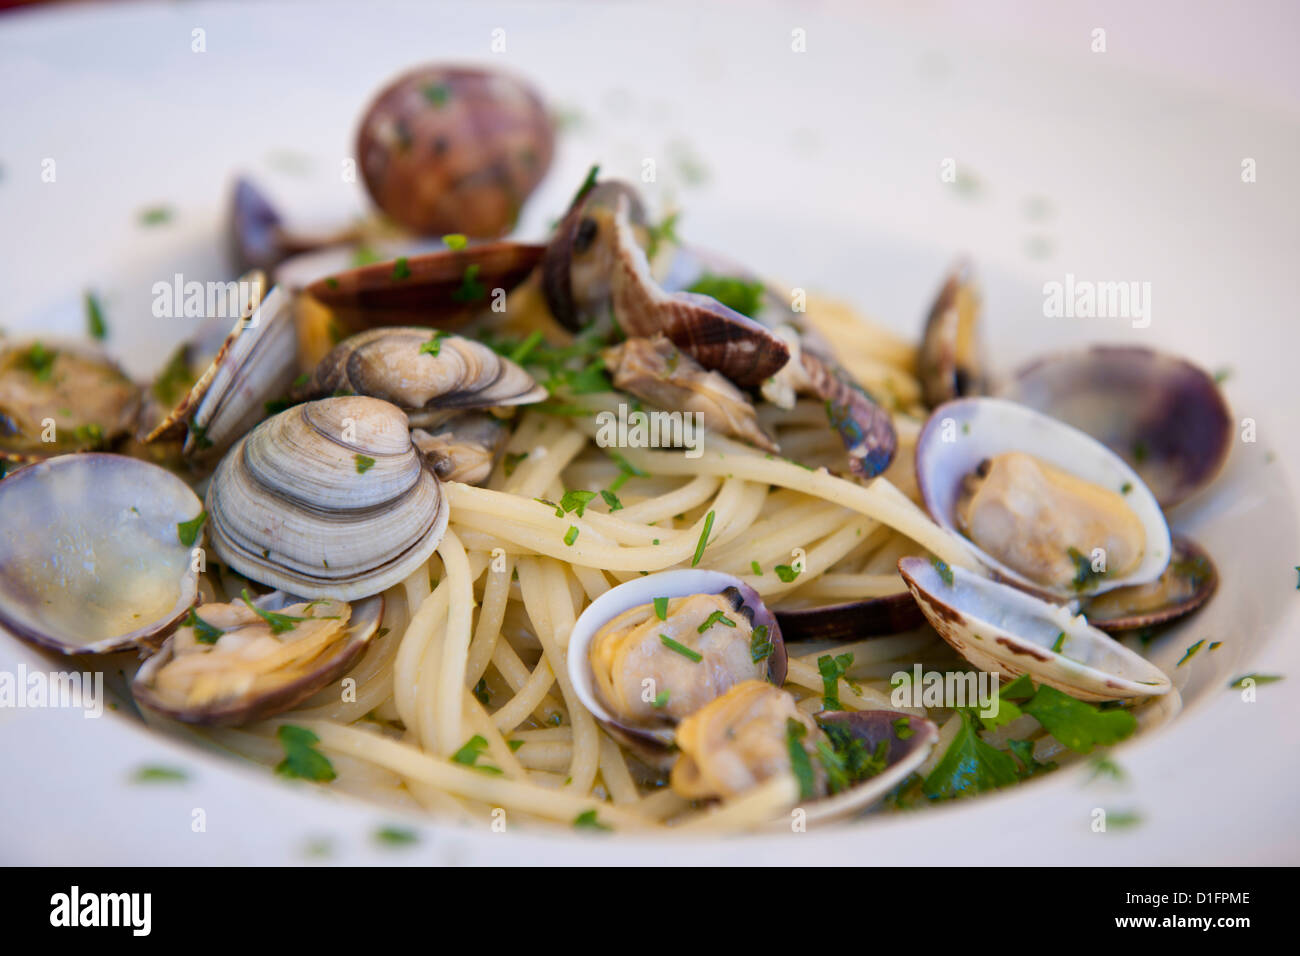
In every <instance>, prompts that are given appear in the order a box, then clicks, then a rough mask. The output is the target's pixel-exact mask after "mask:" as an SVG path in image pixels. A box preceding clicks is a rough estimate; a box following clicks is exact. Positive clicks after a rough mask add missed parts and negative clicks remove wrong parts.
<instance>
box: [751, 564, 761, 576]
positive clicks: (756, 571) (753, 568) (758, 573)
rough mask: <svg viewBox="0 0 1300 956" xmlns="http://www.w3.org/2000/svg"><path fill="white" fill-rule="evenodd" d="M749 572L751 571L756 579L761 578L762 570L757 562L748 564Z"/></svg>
mask: <svg viewBox="0 0 1300 956" xmlns="http://www.w3.org/2000/svg"><path fill="white" fill-rule="evenodd" d="M749 570H751V571H753V572H754V574H755V576H757V577H760V578H761V577H762V576H763V568H762V566H761V565H760V564H759V563H758V562H757V561H750V562H749Z"/></svg>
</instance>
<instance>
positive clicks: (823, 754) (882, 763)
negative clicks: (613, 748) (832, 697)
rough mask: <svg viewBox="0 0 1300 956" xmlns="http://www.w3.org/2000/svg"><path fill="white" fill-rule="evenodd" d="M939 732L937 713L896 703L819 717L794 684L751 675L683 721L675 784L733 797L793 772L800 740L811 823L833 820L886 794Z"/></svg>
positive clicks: (692, 793)
mask: <svg viewBox="0 0 1300 956" xmlns="http://www.w3.org/2000/svg"><path fill="white" fill-rule="evenodd" d="M938 739H939V729H938V727H936V726H935V725H934V723H933V722H931V721H929V720H926V719H924V718H921V717H913V716H910V715H908V714H903V713H898V712H895V711H883V710H871V711H856V712H848V711H836V712H833V713H830V712H823V713H821V714H818V715H817V717H816V719H815V720H814V719H813V718H812V717H810V716H809V715H807V714H805V713H804V712H803V711H802V710H800V709H799V707H798V706H797V705H796V703H795V699H794V697H793V696H792V695H790V694H789V693H787V692H786V691H783V690H781V689H780V688H779V687H774V686H772V685H771V684H768V683H764V682H762V681H756V680H750V681H745V682H744V683H741V684H737V685H736V686H734V687H732V688H731V689H730V690H729V691H727V693H725V694H723V695H722V696H720V697H717V698H715V699H714V700H713V701H711V702H710V703H708V704H707V705H705V706H704V707H702V708H700V709H699V710H696V711H695V712H694V713H692V714H690V715H689V716H688V717H686V718H685V719H684V720H683V721H682V722H681V724H680V725H679V726H678V728H677V736H676V742H677V746H678V748H679V749H680V750H681V756H680V757H679V758H678V760H677V763H676V764H675V765H674V766H673V770H672V777H671V784H672V788H673V790H674V791H676V792H677V793H678V794H680V795H681V796H684V797H687V798H688V799H693V800H708V799H717V798H721V799H734V798H736V797H739V796H741V795H743V794H744V793H745V792H746V791H748V790H750V789H751V788H753V787H755V786H757V785H759V784H761V783H762V782H763V781H765V780H767V779H770V778H771V777H774V776H776V775H777V774H780V773H791V772H794V768H793V754H794V752H795V748H799V749H801V750H802V751H803V753H804V755H805V757H806V760H804V761H802V762H803V765H804V768H805V769H806V774H805V775H804V777H803V779H802V780H801V788H802V794H801V797H802V800H803V801H804V802H802V803H801V804H800V805H801V806H802V808H803V809H804V812H805V813H806V814H807V822H808V823H814V822H815V823H826V822H830V821H832V820H839V819H843V818H845V817H849V816H853V815H855V814H857V813H860V812H862V811H863V810H865V809H866V808H867V807H869V806H870V805H871V804H873V803H875V802H876V801H877V800H879V799H881V798H882V797H884V796H885V795H886V794H887V793H888V792H889V791H890V790H892V789H893V788H894V787H896V786H898V784H900V783H901V782H902V781H903V780H904V779H906V777H907V776H908V775H909V774H910V773H912V772H913V771H914V770H915V769H916V768H917V767H918V766H920V764H921V763H922V762H924V760H925V758H926V756H927V755H928V754H929V752H930V750H931V749H932V748H933V747H934V745H935V743H936V742H937V741H938ZM796 776H798V774H796ZM773 822H774V823H780V822H788V821H781V820H777V821H773Z"/></svg>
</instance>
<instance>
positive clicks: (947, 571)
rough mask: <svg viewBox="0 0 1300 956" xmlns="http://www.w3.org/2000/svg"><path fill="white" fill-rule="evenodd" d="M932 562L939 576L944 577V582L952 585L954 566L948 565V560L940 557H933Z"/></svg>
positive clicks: (949, 585)
mask: <svg viewBox="0 0 1300 956" xmlns="http://www.w3.org/2000/svg"><path fill="white" fill-rule="evenodd" d="M930 564H931V565H933V567H934V570H935V571H937V572H938V574H939V577H941V578H942V579H943V583H944V584H946V585H948V587H952V568H950V567H948V562H947V561H940V560H939V559H938V558H931V559H930Z"/></svg>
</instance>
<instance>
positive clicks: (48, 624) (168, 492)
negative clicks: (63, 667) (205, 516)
mask: <svg viewBox="0 0 1300 956" xmlns="http://www.w3.org/2000/svg"><path fill="white" fill-rule="evenodd" d="M201 510H202V504H201V503H200V502H199V499H198V497H197V496H196V495H195V494H194V492H193V491H191V490H190V489H189V487H188V486H187V485H186V484H185V482H183V481H181V480H180V479H179V478H177V477H176V476H175V475H173V474H172V473H171V472H169V471H166V470H164V469H162V468H159V467H158V466H157V465H152V464H150V463H148V462H145V461H140V460H138V459H135V458H127V457H124V456H122V455H109V454H89V453H88V454H78V455H62V456H60V457H57V458H51V459H48V460H46V461H43V462H40V463H38V464H35V465H32V466H31V467H29V468H25V469H23V470H22V471H19V472H16V473H15V474H13V475H10V476H9V477H8V478H6V479H4V481H0V515H3V522H0V625H3V626H4V627H6V628H7V629H9V630H10V631H12V632H13V633H14V634H15V635H17V636H18V637H20V638H23V639H24V640H27V641H31V642H32V643H35V644H39V645H41V646H43V647H47V648H50V649H51V650H55V651H60V652H62V653H64V654H106V653H110V652H113V651H120V650H126V649H129V648H132V647H139V646H144V645H148V644H151V643H153V644H155V645H156V643H157V642H158V641H160V640H161V638H162V635H164V634H166V633H167V632H168V631H170V630H171V629H172V628H173V627H174V626H175V624H176V623H177V621H179V620H180V619H181V618H182V617H183V616H184V615H185V613H186V611H187V610H188V609H189V608H190V606H191V605H193V604H194V602H195V600H196V599H197V597H198V571H197V570H196V569H195V567H194V563H193V560H192V550H193V547H195V546H197V545H199V544H201V543H202V542H201V541H199V540H196V541H195V544H194V545H187V544H184V543H182V542H181V540H180V537H179V534H178V529H177V525H178V524H180V523H182V522H186V521H190V520H192V519H194V518H196V517H197V516H198V514H199V512H200V511H201Z"/></svg>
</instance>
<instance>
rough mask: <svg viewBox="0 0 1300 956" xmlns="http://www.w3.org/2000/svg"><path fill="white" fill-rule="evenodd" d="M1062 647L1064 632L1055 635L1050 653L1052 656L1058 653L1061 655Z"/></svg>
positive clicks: (1063, 645) (1063, 644)
mask: <svg viewBox="0 0 1300 956" xmlns="http://www.w3.org/2000/svg"><path fill="white" fill-rule="evenodd" d="M1063 647H1065V632H1064V631H1062V632H1061V633H1060V634H1057V635H1056V640H1055V641H1053V642H1052V653H1053V654H1059V653H1061V648H1063Z"/></svg>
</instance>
